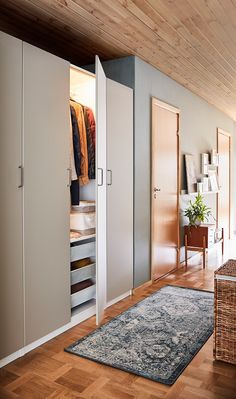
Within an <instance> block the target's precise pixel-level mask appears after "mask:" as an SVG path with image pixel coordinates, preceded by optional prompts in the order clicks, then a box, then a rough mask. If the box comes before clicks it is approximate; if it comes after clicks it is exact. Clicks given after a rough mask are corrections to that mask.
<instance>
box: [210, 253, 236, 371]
mask: <svg viewBox="0 0 236 399" xmlns="http://www.w3.org/2000/svg"><path fill="white" fill-rule="evenodd" d="M214 281H215V339H214V357H215V359H216V360H222V361H224V362H227V363H232V364H236V260H233V259H230V260H228V261H227V262H226V263H225V264H224V265H222V266H221V267H220V268H219V269H218V270H216V271H215V280H214Z"/></svg>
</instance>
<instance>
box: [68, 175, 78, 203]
mask: <svg viewBox="0 0 236 399" xmlns="http://www.w3.org/2000/svg"><path fill="white" fill-rule="evenodd" d="M70 198H71V205H79V203H80V185H79V179H77V180H72V182H71V186H70Z"/></svg>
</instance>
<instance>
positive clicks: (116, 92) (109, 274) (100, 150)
mask: <svg viewBox="0 0 236 399" xmlns="http://www.w3.org/2000/svg"><path fill="white" fill-rule="evenodd" d="M70 67H71V66H70V63H69V62H67V61H65V60H62V59H60V58H58V57H56V56H54V55H52V54H49V53H47V52H45V51H42V50H40V49H38V48H36V47H34V46H31V45H29V44H27V43H24V42H22V41H21V40H18V39H16V38H13V37H11V36H9V35H6V34H4V33H0V106H1V108H0V163H1V165H0V166H1V168H0V183H1V194H0V195H1V197H0V217H1V224H0V226H1V227H0V234H1V239H0V257H1V266H0V320H1V325H0V359H2V365H3V364H6V362H7V360H6V358H7V357H9V355H12V354H15V355H14V356H13V357H11V356H10V357H9V361H10V360H12V359H13V358H16V357H18V356H20V355H22V354H23V353H24V348H28V349H26V351H27V350H29V348H30V345H31V347H33V346H36V345H37V344H40V343H41V342H42V341H40V340H42V339H43V340H46V339H49V338H50V334H54V335H56V334H58V333H60V332H62V331H64V330H66V329H68V328H70V327H71V326H72V325H74V324H75V323H76V320H77V321H79V320H81V319H79V318H77V319H75V320H74V321H73V320H72V319H73V317H72V314H71V303H70V301H71V293H70V278H71V276H70V261H71V247H70V170H69V168H70V162H69V134H70V119H69V118H70V113H69V99H70ZM95 79H96V99H95V102H96V181H95V191H96V193H95V198H96V217H97V225H96V244H95V245H96V298H95V302H96V307H94V309H95V308H96V311H95V310H94V312H93V310H92V308H91V312H90V313H86V314H87V317H88V316H89V315H91V314H93V313H95V312H96V317H97V323H100V321H101V320H102V318H103V312H104V309H105V308H106V306H108V304H109V303H113V302H116V301H117V300H119V299H120V298H122V297H123V296H125V295H128V294H129V293H130V290H131V289H132V287H133V93H132V90H131V89H129V88H127V87H125V86H123V85H120V84H118V83H116V82H113V81H111V80H108V79H106V77H105V74H104V72H103V69H102V66H101V64H100V61H99V59H98V57H96V73H95ZM86 314H85V315H84V318H85V317H86ZM45 337H46V338H45ZM4 362H5V363H4ZM0 365H1V362H0Z"/></svg>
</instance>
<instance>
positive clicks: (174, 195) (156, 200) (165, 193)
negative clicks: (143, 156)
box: [151, 98, 179, 279]
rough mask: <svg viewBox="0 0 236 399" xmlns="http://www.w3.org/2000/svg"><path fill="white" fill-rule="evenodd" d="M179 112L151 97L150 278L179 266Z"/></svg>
mask: <svg viewBox="0 0 236 399" xmlns="http://www.w3.org/2000/svg"><path fill="white" fill-rule="evenodd" d="M178 131H179V111H178V109H176V108H174V107H171V106H169V105H167V104H165V103H162V102H160V101H158V100H157V99H155V98H153V99H152V187H151V189H152V194H151V195H152V213H151V218H152V220H151V225H152V251H151V252H152V278H153V279H156V278H160V277H162V276H163V275H165V274H167V273H169V272H170V271H171V270H173V269H175V268H176V267H177V265H178V248H179V210H178V208H179V199H178V197H179V196H178V191H179V177H178V176H179V145H178Z"/></svg>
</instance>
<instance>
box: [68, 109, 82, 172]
mask: <svg viewBox="0 0 236 399" xmlns="http://www.w3.org/2000/svg"><path fill="white" fill-rule="evenodd" d="M70 114H71V124H72V132H73V133H72V135H73V157H74V164H75V169H76V179H78V177H79V176H80V173H81V168H80V164H81V149H80V134H79V127H78V123H77V118H76V113H75V109H74V107H73V106H72V105H70ZM76 179H73V178H72V180H76Z"/></svg>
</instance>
